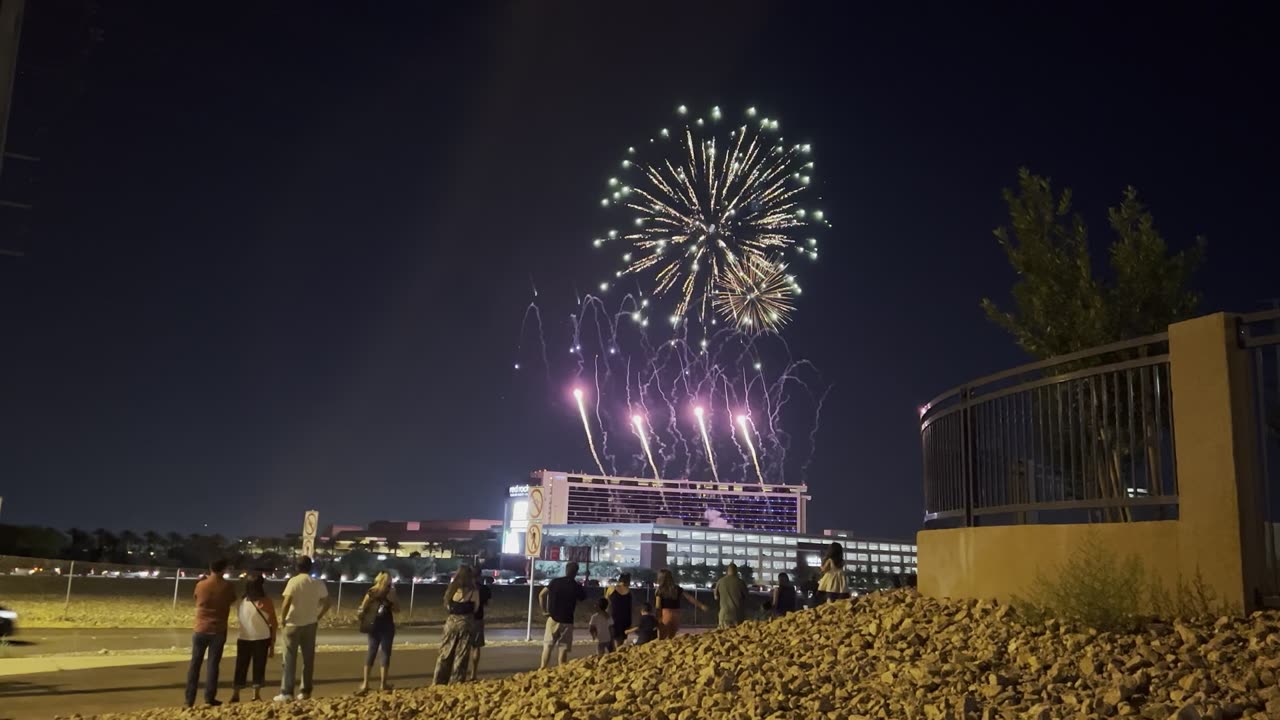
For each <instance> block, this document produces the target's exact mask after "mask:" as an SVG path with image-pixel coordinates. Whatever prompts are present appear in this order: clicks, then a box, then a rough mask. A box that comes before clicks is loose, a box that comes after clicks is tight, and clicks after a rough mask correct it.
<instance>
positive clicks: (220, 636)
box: [186, 560, 236, 707]
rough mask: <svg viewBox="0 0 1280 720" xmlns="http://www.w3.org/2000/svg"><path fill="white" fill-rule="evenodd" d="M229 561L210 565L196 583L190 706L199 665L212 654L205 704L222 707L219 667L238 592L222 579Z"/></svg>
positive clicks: (189, 667) (188, 699)
mask: <svg viewBox="0 0 1280 720" xmlns="http://www.w3.org/2000/svg"><path fill="white" fill-rule="evenodd" d="M226 569H227V561H226V560H214V561H213V562H212V563H210V564H209V574H208V575H205V576H204V578H203V579H202V580H201V581H200V582H198V583H196V590H195V598H196V623H195V628H194V629H193V632H192V633H191V664H190V665H188V666H187V698H186V699H187V707H191V706H192V705H195V704H196V686H197V685H199V684H200V665H201V664H202V663H203V662H204V656H205V653H208V654H209V668H208V671H207V674H206V676H205V681H204V701H205V703H206V704H208V705H221V704H222V703H221V702H220V701H219V700H218V666H219V665H220V664H221V663H222V648H223V647H224V646H225V645H226V644H227V616H228V615H230V614H231V605H232V603H234V602H235V601H236V591H235V590H234V589H232V587H231V583H229V582H227V581H226V580H225V579H223V577H222V573H223V572H224V571H226Z"/></svg>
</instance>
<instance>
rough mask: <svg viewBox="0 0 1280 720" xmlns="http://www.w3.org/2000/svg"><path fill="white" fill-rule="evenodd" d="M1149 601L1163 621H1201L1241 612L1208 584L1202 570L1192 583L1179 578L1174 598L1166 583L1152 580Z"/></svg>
mask: <svg viewBox="0 0 1280 720" xmlns="http://www.w3.org/2000/svg"><path fill="white" fill-rule="evenodd" d="M1148 598H1149V602H1150V607H1151V610H1152V612H1154V613H1155V614H1156V615H1158V616H1160V617H1167V618H1187V619H1193V620H1198V619H1204V618H1209V617H1220V616H1223V615H1237V614H1239V612H1240V610H1239V608H1237V607H1235V606H1234V605H1233V604H1232V603H1230V602H1227V600H1226V599H1225V598H1222V597H1220V596H1219V595H1218V593H1217V591H1216V590H1214V589H1213V588H1212V587H1211V586H1210V585H1209V584H1208V583H1207V582H1205V580H1204V576H1203V575H1201V574H1200V568H1196V574H1195V577H1193V578H1192V579H1191V580H1190V581H1188V580H1187V579H1186V578H1183V577H1181V576H1179V577H1178V582H1177V584H1176V585H1175V586H1174V591H1173V593H1172V594H1170V593H1169V591H1168V590H1166V589H1165V587H1164V583H1162V582H1160V581H1159V579H1157V578H1152V581H1151V586H1150V587H1149V588H1148Z"/></svg>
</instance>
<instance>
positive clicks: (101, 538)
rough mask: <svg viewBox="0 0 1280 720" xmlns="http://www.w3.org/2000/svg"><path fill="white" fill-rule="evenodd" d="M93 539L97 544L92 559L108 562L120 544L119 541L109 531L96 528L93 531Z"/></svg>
mask: <svg viewBox="0 0 1280 720" xmlns="http://www.w3.org/2000/svg"><path fill="white" fill-rule="evenodd" d="M93 537H94V540H95V541H96V543H97V556H96V557H95V558H94V559H95V560H98V561H102V560H103V559H104V558H105V559H106V560H108V561H109V560H110V559H111V556H112V555H113V554H114V553H115V551H116V547H117V546H118V545H119V544H120V541H119V540H118V539H117V538H116V536H115V535H113V534H112V533H111V531H109V530H106V529H105V528H98V529H97V530H94V531H93Z"/></svg>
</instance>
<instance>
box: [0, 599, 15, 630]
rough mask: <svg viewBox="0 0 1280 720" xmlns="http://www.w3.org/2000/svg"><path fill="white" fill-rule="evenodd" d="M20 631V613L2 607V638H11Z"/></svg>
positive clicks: (0, 616)
mask: <svg viewBox="0 0 1280 720" xmlns="http://www.w3.org/2000/svg"><path fill="white" fill-rule="evenodd" d="M17 629H18V613H16V612H14V611H12V610H9V609H8V608H6V607H4V606H3V605H0V637H9V636H10V635H12V634H13V633H14V631H15V630H17Z"/></svg>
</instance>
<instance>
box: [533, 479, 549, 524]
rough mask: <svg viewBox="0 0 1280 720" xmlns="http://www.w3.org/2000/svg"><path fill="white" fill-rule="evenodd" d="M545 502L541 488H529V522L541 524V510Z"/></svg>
mask: <svg viewBox="0 0 1280 720" xmlns="http://www.w3.org/2000/svg"><path fill="white" fill-rule="evenodd" d="M545 501H546V498H545V496H544V495H543V490H542V488H541V487H531V488H529V522H536V523H541V522H542V508H543V505H544V504H545Z"/></svg>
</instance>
